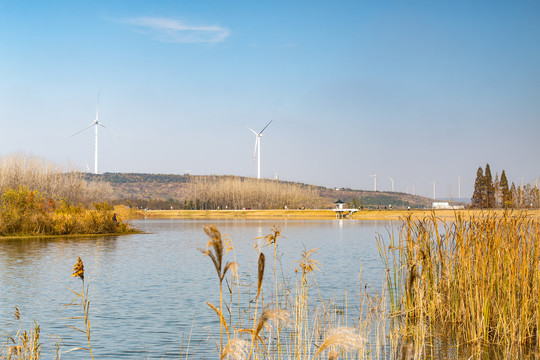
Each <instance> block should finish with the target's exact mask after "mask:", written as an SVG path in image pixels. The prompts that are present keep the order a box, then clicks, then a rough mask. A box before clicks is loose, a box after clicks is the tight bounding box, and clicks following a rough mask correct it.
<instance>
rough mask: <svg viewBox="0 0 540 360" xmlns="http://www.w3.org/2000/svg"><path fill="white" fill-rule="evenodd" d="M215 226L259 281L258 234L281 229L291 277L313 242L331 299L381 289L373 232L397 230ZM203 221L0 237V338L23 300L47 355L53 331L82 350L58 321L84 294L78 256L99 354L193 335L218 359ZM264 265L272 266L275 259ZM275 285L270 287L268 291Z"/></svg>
mask: <svg viewBox="0 0 540 360" xmlns="http://www.w3.org/2000/svg"><path fill="white" fill-rule="evenodd" d="M212 223H213V224H215V225H217V226H218V228H219V229H220V230H221V232H222V233H224V234H227V235H228V236H229V238H230V239H231V240H232V241H233V244H234V247H235V253H234V256H235V257H236V261H237V262H238V263H239V264H240V269H239V270H240V273H241V274H243V275H241V276H247V275H249V274H251V276H252V278H253V274H255V271H256V267H257V266H256V260H257V253H256V250H255V244H256V243H258V244H259V245H260V246H261V247H262V246H263V245H264V241H263V240H262V239H260V238H262V237H263V236H264V235H266V234H268V233H269V232H270V230H271V228H272V226H274V225H278V226H281V228H282V235H283V236H284V237H283V238H281V239H280V242H279V252H280V255H281V263H282V266H283V272H284V273H285V274H288V275H287V276H290V277H294V268H295V267H296V266H297V263H296V261H297V260H299V258H300V254H301V252H302V250H303V249H304V247H305V248H306V249H311V248H317V249H319V250H318V251H317V252H316V253H315V254H314V255H313V258H315V259H316V260H318V261H319V262H320V267H321V270H322V271H321V272H319V273H317V274H316V277H317V282H318V286H319V288H320V289H321V292H322V293H323V294H324V296H325V297H328V298H330V297H335V298H342V297H343V294H344V293H345V289H347V292H348V294H354V293H355V289H358V288H359V287H362V286H364V285H365V283H366V282H367V283H369V284H370V285H371V286H372V287H374V288H376V289H378V288H381V287H382V284H383V281H384V278H383V277H384V272H383V269H382V265H381V261H380V259H379V254H378V251H377V245H376V241H375V234H376V233H377V232H379V233H382V234H386V232H387V229H388V228H389V227H391V226H392V224H391V223H389V222H375V221H373V222H359V221H353V220H345V221H344V220H336V221H313V220H310V221H300V220H294V221H290V220H272V221H267V220H264V221H263V220H261V221H256V220H218V221H212ZM205 224H206V222H205V221H198V220H144V221H138V222H135V225H136V226H137V227H139V228H140V229H142V230H143V231H146V232H147V233H146V234H134V235H127V236H122V237H114V236H111V237H89V238H56V239H15V240H0V335H2V336H3V337H4V335H6V333H11V334H13V333H14V332H16V331H17V329H18V323H17V322H16V321H15V319H14V317H13V309H14V307H15V306H17V307H18V308H19V309H20V311H21V315H22V318H23V327H24V328H26V329H29V328H30V327H31V326H32V325H31V324H32V321H33V319H35V320H36V321H37V322H38V324H40V325H41V330H42V339H43V342H44V352H45V354H50V351H51V350H52V342H53V340H52V336H53V335H59V336H60V337H61V338H62V339H63V341H64V343H65V346H64V349H65V350H64V351H66V350H67V349H69V348H70V347H74V346H84V341H85V338H84V335H83V334H78V333H76V332H75V331H73V330H72V329H69V328H67V327H66V326H65V325H66V324H67V323H69V322H68V321H67V320H63V319H62V318H63V317H67V316H73V315H79V314H75V313H74V310H75V309H73V308H69V309H66V310H63V305H64V304H66V303H67V302H69V301H71V299H72V298H73V294H72V293H71V292H70V290H69V289H73V290H78V291H80V286H81V282H80V280H78V279H75V278H72V277H71V276H70V275H71V272H72V268H73V265H74V264H75V262H76V260H77V257H78V256H80V257H81V258H82V259H83V261H84V265H85V272H86V277H85V279H87V280H88V281H89V283H90V292H89V298H90V300H91V313H90V316H91V324H92V330H93V332H92V341H93V347H94V354H95V356H96V358H100V359H118V358H129V359H143V358H150V359H161V358H178V354H179V351H180V349H181V346H182V337H184V344H183V346H184V350H185V348H186V345H187V339H188V338H189V337H190V336H191V341H190V344H189V347H190V350H191V351H194V350H195V349H196V350H195V351H196V353H197V358H205V357H206V358H216V354H217V352H216V347H215V342H214V340H212V339H211V338H209V336H212V335H215V331H216V330H218V331H219V322H217V321H216V316H215V314H214V313H212V311H211V310H210V309H209V308H208V307H207V305H206V304H205V301H212V302H217V301H218V299H219V290H218V284H217V277H216V275H215V270H214V269H213V267H212V265H211V262H210V259H208V258H205V257H203V256H202V254H201V253H200V251H199V250H198V248H203V247H205V246H206V243H207V240H208V239H207V237H206V235H205V234H204V232H203V226H204V225H205ZM257 238H259V239H258V240H257ZM263 252H265V253H267V259H271V257H272V250H271V249H270V248H263ZM267 269H273V265H269V266H268V267H267ZM361 271H362V275H363V280H362V281H363V282H362V283H361V284H360V283H359V274H360V272H361ZM271 273H273V271H270V270H267V274H268V275H267V276H269V277H267V279H270V278H271V277H272V276H273V274H271ZM271 283H272V282H271V281H268V282H267V283H266V285H267V286H268V287H269V290H268V293H269V294H270V293H271ZM69 324H72V325H75V324H73V323H69ZM190 334H191V335H190ZM4 338H5V337H4ZM49 357H50V356H47V355H45V356H44V358H49ZM69 358H70V359H79V358H80V359H83V358H84V359H86V358H88V354H87V353H85V352H73V353H69Z"/></svg>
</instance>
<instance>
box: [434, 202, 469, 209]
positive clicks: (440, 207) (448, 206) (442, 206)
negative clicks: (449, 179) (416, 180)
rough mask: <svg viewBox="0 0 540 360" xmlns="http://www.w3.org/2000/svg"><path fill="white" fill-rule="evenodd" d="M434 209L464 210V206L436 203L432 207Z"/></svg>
mask: <svg viewBox="0 0 540 360" xmlns="http://www.w3.org/2000/svg"><path fill="white" fill-rule="evenodd" d="M432 209H434V210H435V209H449V210H460V209H464V206H463V205H450V203H448V202H446V201H434V202H433V205H432Z"/></svg>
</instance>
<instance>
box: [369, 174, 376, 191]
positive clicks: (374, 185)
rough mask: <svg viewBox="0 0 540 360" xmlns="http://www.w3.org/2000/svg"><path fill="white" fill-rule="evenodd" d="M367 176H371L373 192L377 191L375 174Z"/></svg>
mask: <svg viewBox="0 0 540 360" xmlns="http://www.w3.org/2000/svg"><path fill="white" fill-rule="evenodd" d="M369 176H373V191H377V174H374V175H369Z"/></svg>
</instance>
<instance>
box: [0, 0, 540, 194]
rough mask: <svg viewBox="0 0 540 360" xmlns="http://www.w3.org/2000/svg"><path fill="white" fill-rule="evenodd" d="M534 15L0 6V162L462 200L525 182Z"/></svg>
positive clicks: (413, 8)
mask: <svg viewBox="0 0 540 360" xmlns="http://www.w3.org/2000/svg"><path fill="white" fill-rule="evenodd" d="M539 18H540V3H537V2H532V1H522V2H487V1H475V2H472V3H471V2H467V1H462V0H460V1H454V2H450V3H440V2H430V1H411V2H406V3H404V2H399V1H387V2H377V3H373V2H367V1H335V2H331V3H328V2H320V1H310V2H307V1H298V2H286V1H274V2H257V3H249V2H248V3H246V2H241V1H226V2H223V1H208V2H204V3H202V2H188V3H180V2H175V1H155V2H152V3H148V2H145V1H115V2H106V1H95V2H92V3H81V2H70V1H65V0H59V1H56V2H53V3H49V2H47V3H42V2H38V1H26V2H5V1H4V2H0V78H1V79H2V81H0V121H1V123H2V125H3V126H2V130H3V131H2V134H3V139H2V142H0V155H2V156H3V155H8V154H11V153H15V152H19V151H21V152H25V153H29V154H34V155H36V156H39V157H43V158H46V159H50V160H53V161H55V162H59V163H65V162H70V163H71V164H74V165H75V166H77V167H78V168H79V169H80V170H83V171H84V170H85V169H86V164H88V166H89V168H90V169H92V170H93V167H94V134H93V130H91V129H89V130H86V131H84V132H82V133H80V134H78V135H76V136H74V137H70V136H71V135H72V134H74V133H76V132H77V131H79V130H81V129H83V128H85V127H88V126H89V125H91V123H92V122H93V121H94V119H95V113H96V105H97V97H98V93H100V106H99V120H100V121H101V122H103V124H104V125H105V126H107V127H108V128H110V129H111V130H113V131H115V132H116V133H118V134H119V135H120V136H121V139H119V138H117V137H116V136H115V135H114V134H112V133H111V132H109V131H107V130H106V129H103V128H101V129H100V138H99V171H100V172H141V173H171V174H184V173H186V172H187V171H188V170H191V172H192V173H193V174H198V175H210V174H216V175H238V176H249V177H256V175H257V164H256V162H253V161H252V158H253V150H254V143H255V137H254V135H253V134H252V133H251V131H250V130H249V129H248V127H251V128H253V129H254V130H256V131H260V130H261V129H262V128H263V127H264V126H265V125H266V124H267V123H268V122H269V121H270V120H274V121H273V122H272V124H271V125H270V126H269V127H268V128H267V129H266V130H265V132H264V136H263V137H262V142H261V175H262V177H265V178H273V177H274V176H275V174H276V173H277V174H278V175H279V178H280V179H282V180H287V181H298V182H303V183H309V184H313V185H321V186H326V187H339V188H341V187H347V188H352V189H363V190H373V178H372V177H371V176H370V175H373V174H377V190H380V191H389V190H390V189H391V181H390V179H389V178H388V177H391V178H392V179H394V180H395V191H399V192H409V193H412V192H413V187H414V192H415V194H417V195H422V196H426V197H432V195H433V185H432V183H433V181H436V190H437V191H436V195H437V197H438V198H450V197H454V198H455V197H457V195H458V177H461V179H462V180H461V197H462V198H470V196H471V195H472V190H473V186H474V179H475V176H476V170H477V168H478V167H479V166H482V168H484V167H485V165H486V163H489V164H490V167H491V171H492V175H493V177H495V173H498V174H499V175H500V173H501V171H502V170H503V169H504V170H505V171H506V174H507V176H508V178H509V181H510V182H514V183H515V184H516V186H517V185H520V184H521V179H522V178H523V182H524V183H525V184H527V183H531V182H534V181H535V180H536V179H537V178H538V177H539V176H540V168H539V164H538V161H535V160H534V156H535V154H539V153H540V142H539V141H538V136H539V135H540V121H539V115H540V101H539V100H538V99H539V98H540V61H539V60H540V22H539V21H538V19H539Z"/></svg>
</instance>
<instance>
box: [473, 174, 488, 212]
mask: <svg viewBox="0 0 540 360" xmlns="http://www.w3.org/2000/svg"><path fill="white" fill-rule="evenodd" d="M484 188H485V186H484V171H483V170H482V167H481V166H480V167H479V168H478V170H477V171H476V180H475V181H474V192H473V196H472V198H471V205H472V207H474V208H483V207H485V196H484V193H485V191H484Z"/></svg>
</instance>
